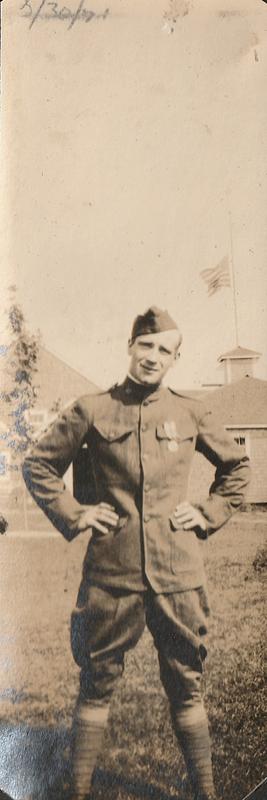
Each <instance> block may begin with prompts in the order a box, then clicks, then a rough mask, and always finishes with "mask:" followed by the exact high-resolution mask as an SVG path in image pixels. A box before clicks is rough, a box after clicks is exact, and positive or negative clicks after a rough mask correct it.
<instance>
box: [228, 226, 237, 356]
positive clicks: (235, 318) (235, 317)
mask: <svg viewBox="0 0 267 800" xmlns="http://www.w3.org/2000/svg"><path fill="white" fill-rule="evenodd" d="M228 214H229V229H230V262H231V274H232V289H233V307H234V323H235V339H236V346H237V347H238V346H239V335H238V316H237V302H236V281H235V268H234V247H233V231H232V217H231V212H230V211H229V212H228Z"/></svg>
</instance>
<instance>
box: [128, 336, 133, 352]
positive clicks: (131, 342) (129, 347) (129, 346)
mask: <svg viewBox="0 0 267 800" xmlns="http://www.w3.org/2000/svg"><path fill="white" fill-rule="evenodd" d="M132 345H133V340H132V339H128V356H130V355H131V349H132Z"/></svg>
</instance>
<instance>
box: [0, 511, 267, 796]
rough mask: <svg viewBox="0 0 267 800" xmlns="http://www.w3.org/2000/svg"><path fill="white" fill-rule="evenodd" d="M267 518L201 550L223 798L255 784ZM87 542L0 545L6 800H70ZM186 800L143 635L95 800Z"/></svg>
mask: <svg viewBox="0 0 267 800" xmlns="http://www.w3.org/2000/svg"><path fill="white" fill-rule="evenodd" d="M265 520H266V522H267V517H266V515H264V514H262V515H257V514H256V515H255V514H251V515H250V514H247V513H246V514H245V513H243V514H239V515H236V517H235V518H234V519H233V520H232V521H231V522H230V523H229V524H228V525H227V526H226V527H225V528H224V529H222V531H220V532H218V533H217V534H216V535H215V536H214V537H211V539H210V541H209V542H208V543H207V545H205V559H206V563H207V572H208V578H209V591H210V599H211V606H212V612H213V614H212V620H211V627H210V634H209V643H208V644H209V658H208V662H207V667H206V672H205V689H206V701H207V707H208V712H209V718H210V724H211V730H212V737H213V744H214V771H215V779H216V784H217V787H218V791H219V793H220V795H221V797H222V798H223V800H241V798H243V797H244V796H245V795H246V794H247V793H248V792H249V790H250V789H252V787H253V786H255V785H256V784H257V783H258V782H259V781H260V780H261V779H262V778H263V776H264V746H263V732H262V727H263V722H262V710H261V709H262V695H263V686H264V683H263V658H262V647H263V644H262V642H263V619H264V611H263V591H262V585H263V580H262V579H263V563H264V555H263V552H264V551H263V547H264V537H265V535H266V522H265ZM86 542H87V536H86V535H82V536H80V537H79V538H78V539H77V540H76V541H75V542H73V543H72V544H71V545H69V544H67V543H66V542H64V540H63V539H62V537H61V536H60V535H59V534H56V533H53V532H51V530H49V531H47V533H45V532H39V533H36V534H35V533H33V532H32V533H23V532H20V533H17V534H16V532H12V533H11V534H8V535H6V536H4V537H2V538H1V542H0V545H1V548H0V562H1V590H0V602H1V656H0V658H1V678H0V696H1V705H0V708H1V731H0V756H1V759H0V761H1V763H0V787H1V788H2V789H3V790H5V791H7V792H8V793H9V794H10V795H11V796H12V797H14V798H15V800H21V799H22V798H24V797H26V796H27V794H29V793H32V795H33V798H34V800H37V799H38V800H61V798H62V799H63V798H65V797H66V798H67V790H66V789H65V788H64V787H65V786H66V785H67V782H68V769H69V765H68V747H69V740H70V726H71V718H72V711H73V707H74V703H75V698H76V694H77V690H78V678H79V674H78V668H77V667H76V665H75V664H74V662H73V660H72V656H71V653H70V646H69V617H70V612H71V609H72V607H73V605H74V604H75V597H76V592H77V588H78V584H79V579H80V573H81V564H82V559H83V554H84V551H85V548H86ZM107 797H108V800H133V798H137V799H138V800H146V799H148V800H171V798H172V799H173V800H174V798H175V800H189V797H190V793H189V790H188V786H187V783H186V780H185V771H184V766H183V762H182V758H181V756H180V754H179V752H178V750H177V747H176V743H175V740H174V737H173V733H172V730H171V726H170V722H169V714H168V706H167V701H166V698H165V696H164V693H163V690H162V687H161V684H160V681H159V677H158V666H157V658H156V654H155V652H154V649H153V644H152V640H151V637H150V635H149V634H148V632H145V634H144V635H143V637H142V639H141V640H140V642H139V644H138V646H137V647H136V649H135V650H134V651H132V652H131V653H130V654H128V656H127V659H126V669H125V674H124V677H123V680H122V682H121V685H120V688H119V690H118V691H117V693H116V695H115V697H114V702H113V706H112V712H111V718H110V724H109V728H108V731H107V735H106V739H105V744H104V748H103V753H102V756H101V759H100V760H99V763H98V768H97V770H96V773H95V780H94V787H93V792H92V800H104V798H105V800H106V798H107Z"/></svg>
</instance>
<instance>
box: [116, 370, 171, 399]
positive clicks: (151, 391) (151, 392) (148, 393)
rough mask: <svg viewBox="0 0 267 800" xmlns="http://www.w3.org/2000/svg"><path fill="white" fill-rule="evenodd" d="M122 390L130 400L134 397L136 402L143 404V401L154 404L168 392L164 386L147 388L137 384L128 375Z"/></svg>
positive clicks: (158, 385)
mask: <svg viewBox="0 0 267 800" xmlns="http://www.w3.org/2000/svg"><path fill="white" fill-rule="evenodd" d="M122 389H123V391H124V392H125V394H126V395H127V397H128V398H129V399H130V398H131V397H132V399H133V400H135V402H136V401H139V403H142V402H143V400H146V401H147V402H149V403H152V402H154V401H155V400H158V399H159V397H162V394H163V393H165V392H166V387H165V386H162V384H157V385H155V386H145V384H143V383H137V382H136V381H134V380H132V378H131V377H130V375H127V376H126V378H125V380H124V381H123V384H122Z"/></svg>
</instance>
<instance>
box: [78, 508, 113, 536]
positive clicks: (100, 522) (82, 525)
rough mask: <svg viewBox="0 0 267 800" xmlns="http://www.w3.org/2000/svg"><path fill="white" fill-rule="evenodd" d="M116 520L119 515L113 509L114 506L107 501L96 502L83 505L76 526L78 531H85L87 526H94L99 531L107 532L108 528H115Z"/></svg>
mask: <svg viewBox="0 0 267 800" xmlns="http://www.w3.org/2000/svg"><path fill="white" fill-rule="evenodd" d="M118 521H119V517H118V514H116V512H115V510H114V506H110V505H109V503H98V505H96V506H84V511H83V513H82V514H81V516H80V519H79V523H78V528H79V531H85V530H86V529H87V528H96V530H98V531H100V533H108V532H109V528H110V527H112V528H115V527H116V525H117V523H118ZM106 526H108V527H106Z"/></svg>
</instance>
